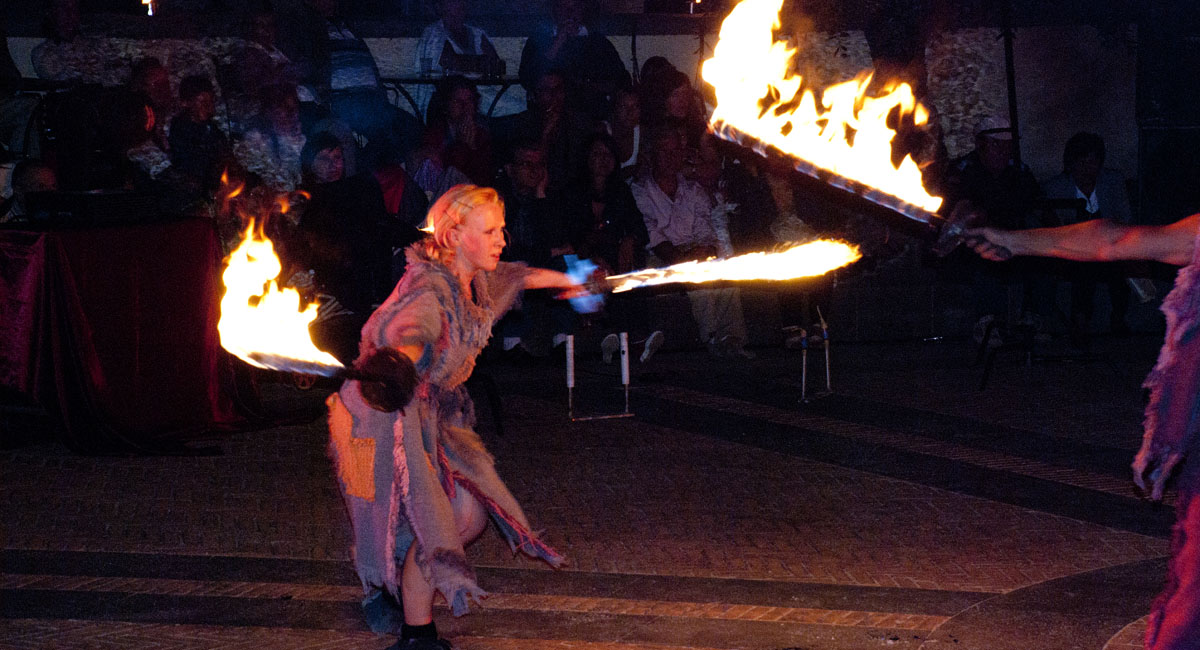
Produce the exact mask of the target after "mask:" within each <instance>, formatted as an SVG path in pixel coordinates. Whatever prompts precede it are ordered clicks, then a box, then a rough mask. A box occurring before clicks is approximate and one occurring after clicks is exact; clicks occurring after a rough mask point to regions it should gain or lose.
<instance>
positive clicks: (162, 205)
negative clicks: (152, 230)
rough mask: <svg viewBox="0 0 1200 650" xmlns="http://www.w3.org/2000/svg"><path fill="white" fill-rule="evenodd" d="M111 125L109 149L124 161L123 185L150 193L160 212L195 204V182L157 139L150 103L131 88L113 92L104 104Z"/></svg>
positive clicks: (197, 193) (183, 209) (181, 210)
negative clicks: (177, 165)
mask: <svg viewBox="0 0 1200 650" xmlns="http://www.w3.org/2000/svg"><path fill="white" fill-rule="evenodd" d="M107 112H108V114H109V116H110V117H109V122H108V123H109V124H111V126H112V131H111V134H110V137H111V141H112V142H111V145H110V146H111V151H113V152H114V154H115V155H116V156H117V157H118V158H119V159H120V160H121V162H123V163H124V181H123V187H125V188H126V189H132V190H135V191H139V192H145V193H148V194H152V195H154V197H155V198H156V199H157V202H158V206H159V210H160V211H161V212H162V213H164V214H172V215H176V214H184V213H188V212H191V211H193V210H195V209H197V208H198V207H199V203H200V201H201V199H202V196H201V191H200V185H199V183H197V182H195V181H193V180H192V179H191V178H189V177H188V176H186V175H184V174H182V173H180V171H179V170H178V169H176V168H175V167H174V166H173V165H172V164H171V158H170V156H168V155H167V152H166V151H165V150H164V147H163V146H162V144H161V141H160V140H159V135H158V134H159V131H158V129H157V128H156V126H157V116H156V115H155V112H154V107H153V106H151V105H150V100H148V99H147V98H146V97H145V96H144V95H141V94H140V93H136V92H133V91H121V92H119V93H117V94H115V95H114V96H113V97H112V98H111V100H110V105H109V106H108V108H107Z"/></svg>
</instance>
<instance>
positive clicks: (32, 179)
mask: <svg viewBox="0 0 1200 650" xmlns="http://www.w3.org/2000/svg"><path fill="white" fill-rule="evenodd" d="M57 189H58V176H57V175H56V174H55V173H54V169H53V168H52V167H50V165H47V164H46V163H44V162H42V161H41V160H38V159H36V158H26V159H25V160H22V161H20V162H18V163H17V164H16V166H14V167H13V170H12V191H13V193H12V196H10V197H9V198H7V199H5V200H2V201H0V223H8V222H10V221H23V220H24V219H25V218H27V217H28V216H29V205H28V203H27V202H26V199H27V197H28V196H29V195H30V194H32V193H34V192H53V191H55V190H57Z"/></svg>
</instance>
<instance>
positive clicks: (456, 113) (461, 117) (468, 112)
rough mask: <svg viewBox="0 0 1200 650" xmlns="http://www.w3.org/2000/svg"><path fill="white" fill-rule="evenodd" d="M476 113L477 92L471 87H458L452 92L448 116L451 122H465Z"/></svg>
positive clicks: (447, 109)
mask: <svg viewBox="0 0 1200 650" xmlns="http://www.w3.org/2000/svg"><path fill="white" fill-rule="evenodd" d="M474 114H475V93H473V92H471V89H470V88H458V89H456V90H455V91H454V92H453V93H451V94H450V103H449V104H448V105H447V106H446V117H447V118H448V119H449V120H450V121H451V122H463V121H466V120H467V119H469V118H470V117H471V116H472V115H474Z"/></svg>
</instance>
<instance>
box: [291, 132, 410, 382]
mask: <svg viewBox="0 0 1200 650" xmlns="http://www.w3.org/2000/svg"><path fill="white" fill-rule="evenodd" d="M301 164H302V169H303V176H304V184H303V188H304V189H305V190H306V191H307V192H309V193H310V198H309V199H308V201H307V202H306V203H304V204H303V206H302V207H301V208H299V210H298V212H299V215H300V216H299V221H298V223H297V226H296V228H295V231H294V234H292V235H291V236H290V237H288V243H287V244H286V245H285V246H284V248H285V251H286V252H285V255H286V257H287V259H288V265H289V269H290V272H289V273H287V275H288V276H289V277H291V278H292V280H291V283H292V284H293V285H294V286H297V287H298V288H301V289H303V290H306V291H307V292H309V294H310V296H311V297H313V298H316V299H317V300H319V302H320V308H319V313H318V316H317V319H316V320H315V321H314V322H313V323H312V324H311V325H310V326H309V331H310V332H311V333H312V335H313V342H314V343H315V344H316V345H317V347H319V348H321V349H323V350H326V351H328V352H330V353H331V354H333V355H334V356H336V357H337V358H338V359H339V360H341V361H342V362H343V363H346V364H350V363H353V361H354V359H355V358H356V357H357V356H358V340H359V333H360V331H361V330H362V326H363V324H365V323H366V321H367V317H368V316H370V314H371V312H372V311H373V310H374V308H375V306H376V305H378V304H379V303H381V302H383V300H384V299H385V298H387V296H388V294H389V293H391V290H392V287H393V286H394V285H395V282H396V280H397V279H398V276H394V274H393V261H392V260H393V256H394V253H395V252H396V251H402V250H403V248H404V247H406V246H407V245H408V244H410V243H412V242H414V241H416V240H417V239H420V238H421V236H422V234H421V233H420V231H418V230H417V229H416V228H413V227H412V226H410V225H407V224H403V223H401V222H399V221H398V220H396V219H394V218H393V217H391V215H389V214H388V213H387V210H386V208H385V206H384V200H383V194H382V192H381V191H380V189H379V184H378V183H377V182H376V181H375V178H374V177H373V176H371V175H369V174H359V175H356V176H351V177H346V176H345V175H344V171H343V170H344V166H343V162H342V151H341V142H340V141H339V140H338V139H337V138H336V137H335V136H333V135H331V134H329V133H318V134H314V136H313V137H312V138H311V139H309V140H308V141H307V142H306V144H305V146H304V149H303V151H302V153H301ZM400 257H403V255H400Z"/></svg>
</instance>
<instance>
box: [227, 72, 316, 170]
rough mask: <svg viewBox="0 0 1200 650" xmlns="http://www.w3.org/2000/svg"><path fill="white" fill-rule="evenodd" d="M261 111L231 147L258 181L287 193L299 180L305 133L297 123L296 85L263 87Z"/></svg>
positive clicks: (298, 120)
mask: <svg viewBox="0 0 1200 650" xmlns="http://www.w3.org/2000/svg"><path fill="white" fill-rule="evenodd" d="M262 98H263V108H262V112H261V113H260V114H259V115H257V116H255V117H254V118H253V119H251V120H250V124H249V128H248V129H247V130H246V133H245V134H243V135H242V138H241V139H240V140H238V141H237V142H236V143H235V144H234V146H233V152H234V154H235V155H236V156H237V159H238V162H240V163H241V165H242V167H244V168H246V171H248V172H251V173H253V174H255V175H257V176H258V179H259V181H260V182H261V183H262V184H263V185H265V186H267V187H269V188H271V189H272V190H275V191H278V192H290V191H292V190H294V189H296V186H297V185H298V184H299V182H300V151H301V150H302V149H303V148H304V142H305V136H304V132H303V130H302V129H301V126H300V102H299V100H297V99H296V88H295V86H291V85H289V84H276V85H274V86H269V87H267V88H264V89H263V93H262Z"/></svg>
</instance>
